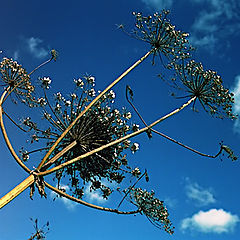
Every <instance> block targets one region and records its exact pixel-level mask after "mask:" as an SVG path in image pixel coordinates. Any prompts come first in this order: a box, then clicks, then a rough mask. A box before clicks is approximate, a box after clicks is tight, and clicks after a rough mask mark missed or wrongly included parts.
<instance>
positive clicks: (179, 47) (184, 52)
mask: <svg viewBox="0 0 240 240" xmlns="http://www.w3.org/2000/svg"><path fill="white" fill-rule="evenodd" d="M168 14H169V11H165V10H163V11H162V12H161V13H157V12H156V13H155V14H153V15H152V16H151V15H149V16H143V15H142V14H141V13H136V12H133V15H134V17H135V18H136V24H135V29H134V30H133V31H132V32H131V33H128V32H127V33H128V34H129V35H131V36H133V37H134V38H136V39H138V40H141V41H144V42H147V43H149V44H150V45H151V48H152V49H153V53H154V57H155V56H156V55H157V54H159V56H160V57H161V54H163V55H164V56H165V57H167V61H170V62H172V61H178V60H179V59H185V58H189V57H190V52H191V51H192V50H193V48H192V47H191V46H190V45H189V43H188V40H187V37H188V34H187V33H185V32H182V31H180V30H175V26H174V25H172V24H171V23H170V20H168V19H167V15H168ZM121 28H123V26H122V27H121ZM123 29H124V28H123ZM161 60H162V59H161ZM153 63H154V58H153Z"/></svg>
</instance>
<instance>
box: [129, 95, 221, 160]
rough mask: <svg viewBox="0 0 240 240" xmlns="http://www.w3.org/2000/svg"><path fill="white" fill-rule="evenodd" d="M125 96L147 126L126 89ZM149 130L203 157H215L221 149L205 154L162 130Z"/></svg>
mask: <svg viewBox="0 0 240 240" xmlns="http://www.w3.org/2000/svg"><path fill="white" fill-rule="evenodd" d="M126 98H127V101H128V103H129V104H130V105H131V107H132V108H133V109H134V111H135V112H136V114H137V115H138V117H139V118H140V119H141V121H142V122H143V124H144V125H145V126H146V127H147V126H148V125H147V123H146V122H145V121H144V119H143V117H142V116H141V114H140V113H139V111H138V110H137V108H136V107H135V106H134V105H133V103H132V102H131V101H130V100H129V98H128V94H127V91H126ZM151 131H152V132H154V133H156V134H158V135H160V136H162V137H164V138H166V139H168V140H169V141H171V142H174V143H176V144H178V145H179V146H181V147H184V148H186V149H188V150H190V151H192V152H194V153H196V154H199V155H201V156H203V157H208V158H216V157H218V156H219V155H220V154H221V152H222V150H223V149H222V148H220V150H219V151H218V153H217V154H216V155H209V154H205V153H202V152H199V151H198V150H196V149H194V148H191V147H189V146H187V145H186V144H183V143H181V142H179V141H177V140H175V139H173V138H171V137H169V136H167V135H166V134H164V133H162V132H159V131H157V130H155V129H153V128H151Z"/></svg>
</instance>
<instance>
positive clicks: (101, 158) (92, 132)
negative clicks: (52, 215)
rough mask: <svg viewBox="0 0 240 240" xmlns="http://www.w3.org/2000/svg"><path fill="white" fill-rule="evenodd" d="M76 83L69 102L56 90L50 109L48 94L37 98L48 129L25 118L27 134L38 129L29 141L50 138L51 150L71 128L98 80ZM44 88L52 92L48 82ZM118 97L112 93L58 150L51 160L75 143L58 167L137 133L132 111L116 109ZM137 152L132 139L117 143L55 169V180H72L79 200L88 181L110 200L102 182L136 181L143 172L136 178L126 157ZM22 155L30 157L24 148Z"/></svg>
mask: <svg viewBox="0 0 240 240" xmlns="http://www.w3.org/2000/svg"><path fill="white" fill-rule="evenodd" d="M42 79H47V80H48V81H47V82H48V83H49V82H50V81H49V78H42ZM44 82H46V81H44ZM74 83H75V84H76V89H77V90H76V91H75V92H73V93H72V94H70V97H69V99H65V98H64V97H63V96H62V94H61V93H60V92H58V93H56V94H55V103H54V104H53V105H50V101H49V100H48V97H47V95H46V94H45V96H44V97H42V98H39V99H38V100H37V102H38V104H39V106H40V107H42V109H43V117H44V118H45V119H46V120H47V122H48V127H47V129H46V130H43V129H39V128H38V126H37V124H36V123H33V122H32V121H31V119H30V118H26V119H25V120H23V124H24V125H25V126H27V127H28V128H29V130H30V129H32V130H34V133H33V135H32V140H31V142H34V141H39V139H42V138H44V139H46V140H47V146H52V144H53V143H54V142H55V141H56V139H58V138H59V136H60V135H61V134H62V132H64V131H65V130H66V128H67V127H68V126H69V124H71V123H72V122H73V121H74V120H75V119H76V117H77V116H78V115H79V113H80V112H81V111H82V110H84V109H85V107H86V106H87V105H88V104H89V102H91V101H92V99H93V98H94V96H95V94H96V91H95V89H94V85H95V78H94V77H93V76H85V77H84V78H83V79H77V80H74ZM42 87H43V89H48V87H49V84H47V87H46V84H43V85H42ZM44 91H45V90H44ZM114 98H115V93H114V92H113V91H112V90H110V91H109V92H107V93H106V94H104V95H103V96H102V97H101V98H100V100H99V101H98V102H97V103H96V104H95V105H94V106H93V107H92V108H91V109H90V110H89V111H87V112H86V113H85V114H84V115H83V116H82V117H81V118H80V119H79V120H78V121H77V122H76V124H75V125H74V126H73V127H72V128H71V130H70V131H69V132H68V133H67V134H66V136H65V137H64V138H63V139H62V141H61V142H60V144H59V145H58V146H57V147H56V149H55V150H54V152H53V153H52V156H55V155H57V154H58V153H59V152H60V151H62V150H63V149H64V148H66V147H67V146H69V145H70V144H72V143H73V142H75V145H74V146H73V147H72V148H71V149H70V150H69V151H68V152H66V153H65V154H64V155H63V156H62V157H61V158H59V159H58V160H56V161H55V162H54V165H55V166H58V165H60V164H62V163H65V162H67V161H69V160H71V159H74V158H76V157H78V156H80V155H83V154H86V153H88V152H91V151H92V150H94V149H96V148H98V147H101V146H104V145H106V144H108V143H110V142H112V141H113V140H115V139H118V138H121V137H123V136H126V135H127V134H129V133H131V132H133V131H136V130H137V129H136V126H137V125H136V124H134V125H132V126H130V124H128V122H129V120H130V118H131V113H130V112H128V111H127V110H126V109H125V108H123V109H122V110H118V109H116V108H114V107H113V102H114ZM138 149H139V144H137V143H132V142H131V141H130V140H125V141H123V142H122V143H120V144H118V145H114V146H111V147H108V148H105V149H104V150H102V151H100V152H98V153H95V154H92V155H90V156H88V157H85V158H83V159H81V160H80V161H78V162H75V163H74V164H72V165H69V166H67V167H65V168H64V169H63V170H59V171H57V172H56V179H57V180H58V184H59V186H60V185H61V181H62V179H64V176H65V177H66V176H68V177H69V180H70V183H71V186H72V193H73V194H74V196H76V197H78V198H81V197H82V195H83V187H84V185H85V183H89V182H90V183H91V187H90V188H91V189H93V190H96V189H99V190H101V191H102V194H103V197H105V198H107V197H108V195H110V194H111V192H112V191H111V189H109V188H108V187H107V186H105V185H104V184H103V181H102V180H103V179H104V182H106V180H107V181H110V182H116V183H118V184H119V183H121V182H122V180H123V179H124V178H125V174H126V173H128V174H130V175H131V176H135V177H138V176H139V174H140V173H141V172H140V170H139V174H136V171H132V168H131V167H130V166H128V161H127V159H126V154H125V152H126V150H129V151H131V152H132V153H134V152H136V151H137V150H138ZM21 153H22V155H24V157H25V159H27V158H28V157H29V156H28V154H27V152H26V151H24V150H21ZM47 166H49V165H47ZM43 169H44V167H43Z"/></svg>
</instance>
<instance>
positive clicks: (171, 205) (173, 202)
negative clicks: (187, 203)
mask: <svg viewBox="0 0 240 240" xmlns="http://www.w3.org/2000/svg"><path fill="white" fill-rule="evenodd" d="M164 203H165V204H166V206H167V207H168V208H175V207H176V205H177V199H174V198H170V197H166V198H165V199H164Z"/></svg>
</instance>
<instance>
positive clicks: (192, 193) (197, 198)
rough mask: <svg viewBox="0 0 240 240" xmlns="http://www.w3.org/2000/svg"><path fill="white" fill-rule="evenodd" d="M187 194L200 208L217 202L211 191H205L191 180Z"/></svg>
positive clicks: (187, 186) (187, 187)
mask: <svg viewBox="0 0 240 240" xmlns="http://www.w3.org/2000/svg"><path fill="white" fill-rule="evenodd" d="M186 194H187V197H188V198H189V199H191V200H193V201H194V202H195V203H196V204H197V205H199V206H207V205H208V204H211V203H215V202H216V199H215V198H214V196H213V193H212V190H211V189H204V188H203V187H201V186H200V185H198V184H197V183H190V181H189V180H188V183H187V185H186Z"/></svg>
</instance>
